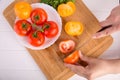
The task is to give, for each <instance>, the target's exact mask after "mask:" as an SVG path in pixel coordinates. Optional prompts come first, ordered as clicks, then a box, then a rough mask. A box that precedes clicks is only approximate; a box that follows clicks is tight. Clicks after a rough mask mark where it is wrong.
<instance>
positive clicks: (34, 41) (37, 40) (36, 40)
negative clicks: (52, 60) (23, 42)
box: [28, 31, 45, 47]
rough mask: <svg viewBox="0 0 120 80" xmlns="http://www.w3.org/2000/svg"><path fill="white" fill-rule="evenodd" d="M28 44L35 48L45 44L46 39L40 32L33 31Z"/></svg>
mask: <svg viewBox="0 0 120 80" xmlns="http://www.w3.org/2000/svg"><path fill="white" fill-rule="evenodd" d="M28 42H29V43H30V44H31V45H33V46H36V47H37V46H41V45H42V44H43V43H44V42H45V37H44V35H43V34H42V33H41V32H40V31H32V32H31V33H30V34H29V36H28Z"/></svg>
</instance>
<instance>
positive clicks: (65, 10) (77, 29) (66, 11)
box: [58, 2, 83, 36]
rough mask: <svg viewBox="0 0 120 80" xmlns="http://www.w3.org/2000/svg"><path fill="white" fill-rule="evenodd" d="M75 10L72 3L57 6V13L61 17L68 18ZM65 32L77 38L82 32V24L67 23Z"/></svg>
mask: <svg viewBox="0 0 120 80" xmlns="http://www.w3.org/2000/svg"><path fill="white" fill-rule="evenodd" d="M75 9H76V7H75V4H74V3H73V2H67V3H66V4H60V5H59V6H58V13H59V14H60V16H61V17H68V16H70V15H72V14H73V13H74V12H75ZM65 31H66V33H67V34H69V35H71V36H78V35H80V34H81V33H82V32H83V24H82V23H80V22H75V21H70V22H67V23H66V25H65Z"/></svg>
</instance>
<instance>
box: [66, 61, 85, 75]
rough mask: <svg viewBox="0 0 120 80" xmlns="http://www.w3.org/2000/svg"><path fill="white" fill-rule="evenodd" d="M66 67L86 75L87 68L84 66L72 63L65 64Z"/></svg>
mask: <svg viewBox="0 0 120 80" xmlns="http://www.w3.org/2000/svg"><path fill="white" fill-rule="evenodd" d="M64 65H65V66H66V67H68V68H70V69H71V70H72V71H73V72H75V73H76V74H78V75H82V76H86V75H85V74H86V72H85V68H84V67H82V66H80V65H79V66H76V65H72V64H66V63H65V64H64Z"/></svg>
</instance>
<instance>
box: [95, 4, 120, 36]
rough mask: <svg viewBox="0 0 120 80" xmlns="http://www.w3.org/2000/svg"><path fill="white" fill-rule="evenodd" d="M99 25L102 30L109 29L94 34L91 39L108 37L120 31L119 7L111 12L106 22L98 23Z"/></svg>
mask: <svg viewBox="0 0 120 80" xmlns="http://www.w3.org/2000/svg"><path fill="white" fill-rule="evenodd" d="M100 25H101V26H102V28H104V27H107V26H111V27H109V28H107V29H105V30H103V31H100V32H98V33H96V34H94V35H93V38H101V37H104V36H108V35H110V34H112V33H114V32H117V31H120V5H119V6H117V7H115V8H114V9H113V10H112V11H111V14H110V16H109V17H108V18H107V19H106V20H104V21H102V22H100Z"/></svg>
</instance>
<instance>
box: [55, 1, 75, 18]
mask: <svg viewBox="0 0 120 80" xmlns="http://www.w3.org/2000/svg"><path fill="white" fill-rule="evenodd" d="M75 9H76V7H75V4H74V3H73V2H67V3H66V4H65V3H63V4H60V5H59V6H58V9H57V11H58V13H59V14H60V16H62V17H67V16H70V15H72V14H73V13H74V12H75Z"/></svg>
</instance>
